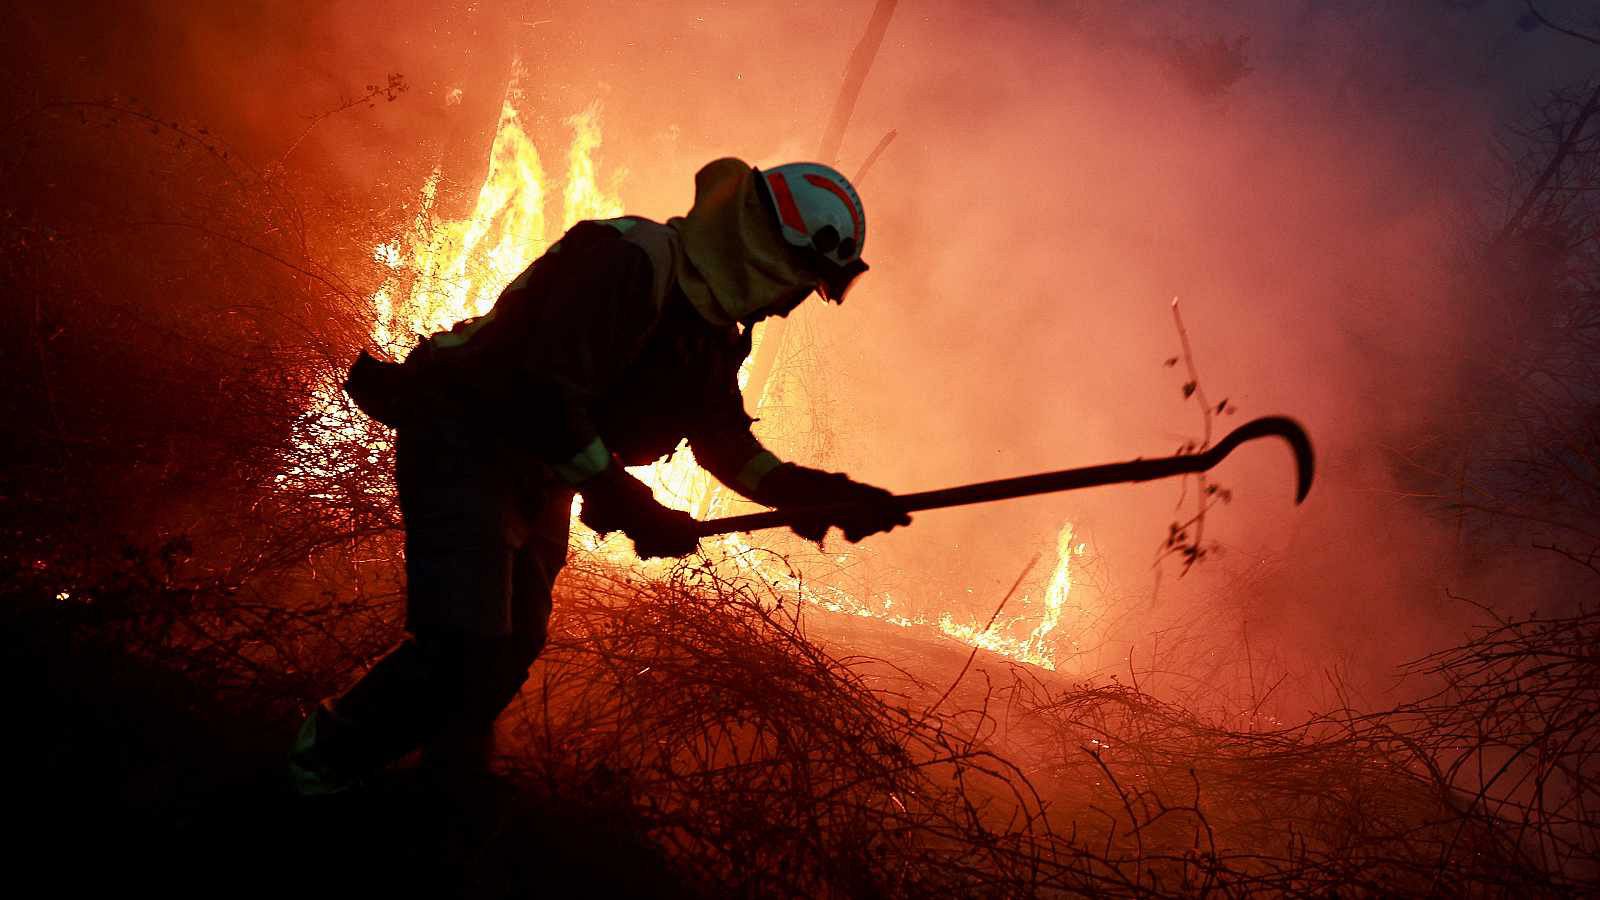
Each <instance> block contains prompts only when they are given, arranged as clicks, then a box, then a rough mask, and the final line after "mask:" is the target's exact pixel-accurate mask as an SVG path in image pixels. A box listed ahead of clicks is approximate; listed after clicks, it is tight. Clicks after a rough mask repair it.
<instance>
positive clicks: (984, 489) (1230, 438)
mask: <svg viewBox="0 0 1600 900" xmlns="http://www.w3.org/2000/svg"><path fill="white" fill-rule="evenodd" d="M1263 437H1280V438H1283V439H1284V440H1285V441H1288V442H1289V449H1290V450H1292V451H1294V468H1295V492H1294V502H1296V503H1300V502H1301V501H1303V500H1305V499H1306V494H1307V493H1308V492H1310V490H1311V476H1312V474H1313V469H1314V458H1313V456H1312V453H1311V438H1310V437H1308V436H1307V435H1306V430H1305V429H1304V428H1301V427H1300V423H1298V422H1296V421H1295V420H1293V419H1290V418H1287V417H1284V416H1267V417H1266V418H1261V419H1256V420H1254V421H1251V422H1246V423H1245V424H1243V425H1241V426H1239V427H1238V428H1235V429H1234V430H1233V431H1231V432H1229V433H1228V435H1227V437H1224V438H1223V439H1222V440H1220V441H1218V442H1217V443H1216V445H1215V446H1213V447H1211V448H1210V449H1209V450H1205V451H1202V452H1200V453H1184V454H1180V455H1178V456H1166V457H1161V458H1158V459H1134V460H1129V461H1128V462H1120V463H1110V464H1108V465H1103V466H1085V467H1084V468H1081V469H1065V470H1063V471H1060V472H1045V473H1042V474H1039V475H1024V476H1022V477H1020V478H1002V479H1000V480H998V481H981V482H978V483H977V484H966V485H961V486H960V487H951V488H943V489H941V490H936V491H921V492H919V493H915V494H899V495H897V496H896V497H895V500H896V502H897V503H898V505H899V506H900V508H901V509H904V510H905V511H906V512H917V511H919V510H924V509H943V508H944V507H947V506H967V505H969V504H972V503H988V502H989V501H991V500H1009V499H1011V498H1013V497H1031V496H1033V495H1034V494H1052V493H1055V492H1057V491H1075V490H1077V489H1079V488H1086V487H1098V486H1100V485H1106V484H1129V483H1133V482H1139V481H1153V480H1155V479H1157V478H1170V477H1172V476H1173V475H1190V474H1194V473H1198V472H1204V471H1206V470H1208V469H1210V468H1211V467H1212V466H1215V465H1216V464H1217V463H1219V462H1222V460H1223V459H1224V458H1225V457H1226V456H1227V455H1228V454H1230V453H1232V452H1233V451H1234V449H1235V448H1237V447H1238V446H1239V445H1240V444H1242V443H1244V442H1245V441H1253V440H1255V439H1257V438H1263ZM831 510H832V507H825V506H824V507H811V508H806V509H784V510H776V509H775V510H771V511H769V512H762V513H752V514H750V515H745V516H726V517H724V518H721V519H711V520H709V521H706V522H701V523H700V535H701V536H702V537H710V536H711V535H714V534H731V533H733V532H735V531H758V530H760V529H763V528H777V527H779V526H782V525H790V524H792V523H794V522H795V521H797V520H802V519H807V518H812V517H815V516H816V515H817V514H818V513H826V512H829V511H831Z"/></svg>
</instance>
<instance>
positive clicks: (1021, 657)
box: [939, 522, 1085, 671]
mask: <svg viewBox="0 0 1600 900" xmlns="http://www.w3.org/2000/svg"><path fill="white" fill-rule="evenodd" d="M1084 549H1085V548H1084V545H1083V544H1079V543H1075V542H1074V541H1073V531H1072V523H1071V522H1068V523H1067V524H1066V525H1063V526H1062V528H1061V532H1060V533H1059V534H1058V535H1057V536H1056V568H1055V571H1054V572H1052V573H1051V575H1050V581H1049V582H1048V583H1047V584H1046V585H1045V592H1044V614H1043V615H1042V616H1041V617H1040V620H1039V624H1038V625H1036V626H1034V629H1033V630H1032V631H1030V632H1029V633H1028V634H1027V636H1025V637H1021V638H1014V637H1010V636H1009V635H1008V634H1007V632H1008V631H1010V630H1011V627H1012V626H1013V625H1015V624H1016V623H1017V622H1019V621H1022V620H1024V618H1025V617H1022V616H1017V617H1013V618H1011V619H1004V620H1002V619H996V620H995V621H994V623H993V624H992V625H990V626H989V627H988V628H980V627H979V626H978V625H977V623H976V622H972V623H968V624H965V625H963V624H959V623H957V622H956V621H955V619H954V618H952V617H951V615H950V614H949V613H945V614H944V615H942V616H940V617H939V630H940V631H942V632H944V633H945V634H947V635H949V636H950V637H953V638H955V639H956V640H958V641H961V642H962V643H964V644H968V645H970V646H974V647H982V648H983V649H985V650H989V651H992V652H994V653H998V654H1000V655H1002V656H1009V657H1011V658H1012V659H1015V660H1018V661H1019V662H1025V663H1030V664H1032V665H1035V666H1039V667H1040V668H1044V669H1050V670H1052V671H1054V670H1055V667H1056V658H1055V651H1056V645H1055V641H1054V639H1052V638H1051V637H1050V634H1051V632H1053V631H1055V630H1056V627H1057V626H1058V625H1060V624H1061V614H1062V610H1063V609H1065V608H1066V605H1067V597H1068V596H1069V595H1071V593H1072V558H1073V557H1074V556H1080V555H1082V554H1083V552H1084ZM1022 602H1023V603H1024V604H1026V603H1028V595H1026V594H1024V595H1023V596H1022ZM1072 643H1073V646H1074V647H1076V646H1077V643H1078V642H1077V640H1076V639H1073V641H1072Z"/></svg>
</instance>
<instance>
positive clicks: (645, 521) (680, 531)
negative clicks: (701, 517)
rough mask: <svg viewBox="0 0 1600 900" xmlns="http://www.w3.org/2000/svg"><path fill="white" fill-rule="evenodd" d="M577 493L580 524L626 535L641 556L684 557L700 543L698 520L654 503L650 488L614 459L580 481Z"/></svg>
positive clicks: (600, 531) (646, 557) (598, 530)
mask: <svg viewBox="0 0 1600 900" xmlns="http://www.w3.org/2000/svg"><path fill="white" fill-rule="evenodd" d="M578 492H579V493H581V494H582V495H583V512H582V513H581V514H580V515H579V518H580V519H582V520H583V524H585V525H587V526H589V527H590V528H593V529H594V530H595V531H597V532H599V533H601V534H607V533H609V532H612V531H620V532H622V533H623V534H626V535H627V536H628V537H629V538H631V539H632V540H633V552H634V553H635V554H637V555H638V556H639V558H640V559H655V558H656V557H665V556H687V555H689V554H690V553H693V552H694V551H695V550H696V549H697V548H698V547H699V546H700V537H699V533H698V531H697V526H698V525H699V523H698V522H696V521H695V519H694V517H693V516H691V515H689V514H688V513H686V512H679V511H678V510H675V509H668V508H667V507H665V506H662V505H661V504H660V503H657V502H656V498H655V497H654V496H653V495H652V494H651V493H650V488H649V487H648V486H646V485H645V483H644V482H642V481H640V480H639V479H637V478H635V477H633V476H632V475H629V474H628V472H627V471H626V470H625V469H623V468H622V465H621V464H620V463H618V462H617V461H616V460H615V459H613V460H612V461H611V464H610V465H608V466H606V468H605V470H604V471H602V472H601V473H600V474H598V475H595V476H594V477H592V478H590V479H589V480H588V481H585V482H584V483H583V484H580V485H579V486H578Z"/></svg>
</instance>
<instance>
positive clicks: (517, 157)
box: [279, 76, 1082, 669]
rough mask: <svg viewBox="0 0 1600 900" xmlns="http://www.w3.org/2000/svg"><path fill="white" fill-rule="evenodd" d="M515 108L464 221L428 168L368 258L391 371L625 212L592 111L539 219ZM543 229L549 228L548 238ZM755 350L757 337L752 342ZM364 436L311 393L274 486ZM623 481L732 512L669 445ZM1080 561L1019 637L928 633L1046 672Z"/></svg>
mask: <svg viewBox="0 0 1600 900" xmlns="http://www.w3.org/2000/svg"><path fill="white" fill-rule="evenodd" d="M521 99H522V92H521V90H520V88H519V87H518V82H517V78H516V77H515V76H514V77H513V79H512V82H511V84H510V86H509V87H508V89H507V91H506V94H505V97H504V100H503V102H502V104H501V109H500V116H499V122H498V124H497V126H496V129H495V135H494V141H493V144H492V145H491V147H490V151H489V164H488V171H487V174H486V175H485V178H484V181H483V185H482V186H481V187H480V188H479V190H478V195H477V198H476V200H475V202H474V204H473V208H472V211H471V213H469V214H468V215H467V216H466V218H464V219H461V220H457V221H446V220H443V219H441V218H440V216H439V215H438V212H437V203H438V192H439V183H440V180H441V172H440V171H439V170H438V169H435V170H434V171H433V173H432V174H431V175H430V176H429V177H428V178H427V179H426V180H425V181H424V183H423V185H422V187H421V189H420V191H419V194H418V203H417V210H416V213H415V215H414V216H413V217H412V219H411V221H410V222H409V224H408V225H407V226H406V227H405V228H404V229H403V230H402V232H401V233H399V234H397V235H395V236H394V237H393V238H392V239H391V240H389V241H385V242H383V243H380V244H378V245H377V246H376V247H374V248H373V259H374V261H376V262H378V263H379V264H381V265H382V266H384V268H385V269H386V270H387V274H386V276H385V278H384V280H383V282H382V283H381V284H380V285H379V287H378V288H377V290H375V291H374V292H373V293H372V295H371V297H370V302H371V305H372V326H371V337H372V341H373V343H374V344H376V345H377V346H378V347H380V348H382V349H383V350H384V351H385V352H386V353H388V354H389V355H390V356H391V357H392V358H395V359H400V358H403V357H404V356H405V355H406V353H407V352H408V351H409V350H410V349H411V347H413V346H415V344H416V342H417V341H418V340H419V338H420V337H421V336H424V335H427V334H430V333H432V332H435V331H440V330H444V329H448V328H449V327H450V326H452V325H454V324H456V323H457V322H460V321H461V320H463V319H467V318H471V317H474V316H481V315H483V314H484V313H486V312H488V311H489V309H490V308H491V307H493V305H494V302H495V300H496V299H497V298H498V296H499V294H500V291H501V290H502V289H503V287H504V286H505V285H506V284H508V283H509V282H511V281H512V280H513V279H514V278H516V276H517V275H519V274H521V272H522V271H523V270H524V269H525V268H526V267H527V266H528V265H529V264H531V263H532V262H533V260H534V259H536V258H537V257H538V256H539V255H540V254H541V253H543V252H544V251H545V249H546V248H547V247H549V245H550V244H551V243H552V242H553V241H554V240H556V239H558V238H559V237H560V235H561V234H563V233H565V231H566V230H567V229H568V228H570V227H572V226H573V225H575V224H576V223H578V222H579V221H583V220H585V219H604V218H612V217H615V216H619V215H621V214H622V213H623V210H624V205H623V203H622V201H621V199H620V197H619V196H618V195H617V194H616V193H615V192H614V189H613V190H611V191H608V190H607V189H605V188H603V187H602V185H601V179H600V175H599V165H598V163H597V156H598V151H599V150H600V148H601V146H602V144H603V135H602V129H601V118H602V109H601V106H600V104H599V103H598V102H594V103H591V104H590V105H589V106H587V107H586V108H584V109H583V110H581V111H579V112H577V113H576V114H574V115H572V116H570V117H568V118H566V119H565V120H564V124H565V126H566V127H567V128H568V129H570V130H571V132H572V138H571V142H570V144H569V145H568V147H567V159H566V163H567V165H566V171H565V174H564V176H563V178H562V184H561V186H560V207H561V214H560V218H559V221H555V220H554V217H547V215H546V207H547V205H550V204H551V203H553V199H554V196H555V195H554V193H553V191H552V183H551V181H550V179H549V178H548V176H547V174H546V169H545V166H544V164H543V162H542V160H541V156H540V154H539V150H538V147H537V146H536V145H535V143H534V140H533V138H532V137H531V136H530V134H529V132H528V130H527V129H526V128H525V127H524V125H523V121H522V117H521V114H520V113H519V111H518V103H519V101H520V100H521ZM622 178H623V175H622V173H617V174H614V175H613V176H612V177H611V178H610V182H611V183H612V184H613V185H615V184H617V183H619V182H621V180H622ZM552 225H555V226H556V227H555V228H551V226H552ZM760 337H761V335H760V333H759V332H758V333H757V334H756V336H755V339H756V341H757V343H759V341H760ZM751 356H752V358H753V357H754V354H753V353H752V354H751ZM748 378H749V361H748V360H747V361H746V365H745V368H744V369H743V370H741V372H740V375H739V379H740V381H739V386H740V387H741V388H743V387H745V385H746V384H747V383H748ZM364 429H365V423H364V422H362V421H361V419H360V417H359V414H357V413H355V412H354V411H353V410H352V409H351V408H350V407H349V406H348V404H346V403H344V402H343V398H342V397H341V396H340V395H339V391H338V390H337V388H332V387H329V388H324V389H321V390H318V391H317V392H315V394H314V395H313V397H312V398H311V403H310V405H309V406H308V410H307V414H306V416H305V417H304V418H303V419H302V422H301V423H299V425H298V427H297V429H296V434H295V441H294V442H295V446H296V448H297V450H298V451H302V452H298V453H292V454H291V455H292V456H293V457H295V458H292V459H290V460H288V461H287V463H286V466H285V473H286V474H285V475H280V476H279V481H280V482H284V481H285V480H286V479H294V480H298V481H300V482H301V483H307V482H313V481H314V480H315V479H316V478H318V477H329V476H333V475H337V474H340V472H343V471H345V470H340V472H335V471H333V470H332V469H330V468H329V467H330V466H332V467H333V468H334V469H337V468H338V466H339V463H338V462H337V460H335V462H333V463H325V462H323V460H327V459H330V458H335V457H337V454H331V453H330V450H331V449H332V448H333V447H335V446H338V447H349V446H352V445H354V446H356V447H357V448H359V449H357V450H356V451H355V452H358V453H359V452H364V451H365V450H368V449H370V450H371V452H376V450H377V448H378V446H379V445H378V444H376V443H374V441H375V439H374V438H373V437H372V436H371V433H370V432H369V431H366V430H364ZM363 441H364V442H365V443H364V444H363V443H362V442H363ZM346 469H348V466H346ZM630 471H631V472H633V473H634V474H635V475H636V476H638V477H639V478H640V479H641V480H642V481H644V482H645V483H646V484H648V485H649V486H650V487H651V490H652V492H653V493H654V495H655V497H656V499H657V500H658V501H660V502H661V503H663V504H664V505H667V506H670V507H673V508H675V509H680V510H684V511H687V512H689V513H691V514H692V515H694V516H696V517H697V518H701V519H705V518H710V517H712V516H714V515H717V514H719V513H720V512H721V511H723V510H724V508H725V506H726V504H727V502H728V501H729V500H730V499H731V495H730V494H729V493H728V492H727V491H726V490H725V489H724V488H723V487H722V485H720V484H719V483H718V482H717V481H716V480H715V479H714V478H712V477H711V475H710V474H709V473H707V472H706V471H704V470H703V469H701V468H700V466H699V465H697V464H696V463H695V460H694V455H693V454H692V453H691V452H690V451H689V449H688V447H687V445H680V446H679V447H678V449H677V451H676V452H675V453H674V454H672V455H671V456H670V457H668V458H666V459H663V460H659V461H657V462H655V463H652V464H650V465H648V466H636V467H632V468H630ZM314 496H315V495H314ZM580 506H581V498H580V499H579V500H578V501H574V504H573V509H572V517H573V529H572V540H573V542H574V544H575V545H576V546H578V547H580V548H582V549H584V550H587V551H589V552H592V553H596V554H600V555H602V556H604V557H605V558H607V559H609V560H612V561H614V562H616V563H618V564H623V565H630V566H634V567H637V568H639V569H640V570H641V571H643V572H645V573H652V572H659V571H662V570H664V569H665V568H666V567H667V566H670V565H671V564H672V562H671V561H666V562H641V561H640V560H638V559H637V558H635V557H634V555H633V553H632V545H631V544H630V543H629V542H628V540H627V539H626V538H625V537H623V536H622V535H612V536H610V537H608V538H605V539H602V538H601V537H600V536H598V535H596V534H595V533H594V532H592V531H590V530H589V529H588V528H586V527H584V526H583V525H582V524H581V523H580V522H579V521H578V519H577V516H578V512H579V509H580ZM702 546H703V548H704V549H705V552H706V555H707V556H708V557H709V558H711V559H712V561H713V563H714V564H716V565H718V566H726V567H729V568H730V569H731V570H732V571H734V572H742V573H746V574H755V575H759V577H761V578H762V579H763V580H765V581H766V582H767V583H768V584H770V585H772V586H773V587H774V588H775V589H776V590H778V591H780V592H782V593H784V594H786V595H788V596H790V597H793V598H795V599H798V600H800V601H802V602H805V603H808V604H810V605H811V606H813V607H815V608H817V609H821V610H825V611H827V612H831V613H837V614H841V615H850V616H857V617H863V618H874V619H878V620H880V621H883V622H885V623H888V624H891V625H896V626H900V627H928V626H930V625H931V624H933V623H930V622H929V621H928V620H926V619H924V618H922V617H921V616H910V617H908V616H907V615H905V614H904V613H903V612H901V611H900V610H899V609H896V608H895V600H894V598H893V597H892V596H891V595H889V594H883V595H882V596H881V597H879V598H877V599H876V600H873V599H871V598H861V597H856V596H854V595H852V594H851V593H850V592H848V591H846V590H843V589H841V588H838V587H836V586H832V585H827V584H821V583H818V582H814V581H809V580H807V579H805V578H804V577H803V576H802V575H799V574H797V573H795V572H793V571H792V570H790V569H789V567H788V566H786V565H782V566H780V565H774V564H773V559H774V557H773V555H772V554H770V553H768V552H765V551H764V550H762V549H761V548H760V547H758V546H756V545H754V544H752V543H751V542H750V539H749V538H748V536H746V535H737V534H735V535H724V536H721V537H717V538H713V539H708V540H707V541H704V542H703V543H702ZM1081 552H1082V547H1081V545H1079V546H1077V547H1076V549H1074V545H1073V544H1072V526H1071V525H1070V524H1069V525H1067V526H1066V527H1065V528H1063V529H1062V531H1061V533H1060V535H1059V537H1058V540H1057V556H1058V560H1059V561H1058V563H1057V567H1056V570H1055V573H1054V574H1053V576H1052V577H1051V579H1050V582H1049V584H1048V586H1047V588H1046V591H1045V599H1044V612H1043V615H1042V618H1040V619H1039V621H1038V623H1037V625H1036V626H1035V627H1034V628H1033V629H1032V631H1031V632H1030V633H1029V634H1027V635H1026V636H1025V637H1021V638H1013V637H1010V636H1008V635H1009V633H1010V631H1011V630H1013V628H1014V627H1015V626H1017V625H1018V623H1019V622H1023V621H1025V620H1029V617H1023V616H1018V617H1013V618H1011V619H1009V620H1006V621H1004V622H996V623H995V624H994V625H993V626H992V627H990V628H987V629H980V628H979V627H978V626H977V625H975V624H969V625H958V624H956V623H955V621H954V620H953V618H952V617H951V616H950V614H949V613H945V614H944V615H942V616H941V617H940V618H939V619H938V621H937V626H938V628H939V630H940V631H941V632H943V633H944V634H946V635H948V636H950V637H953V638H955V639H957V640H960V641H962V642H963V643H966V644H969V645H972V646H977V647H982V648H984V649H988V650H991V651H993V652H995V653H999V654H1002V655H1005V656H1009V657H1011V658H1013V659H1017V660H1019V661H1021V662H1025V663H1029V664H1032V665H1038V666H1042V667H1044V668H1047V669H1054V668H1055V659H1054V649H1055V643H1054V638H1053V632H1055V631H1056V630H1057V628H1058V626H1059V624H1060V622H1061V617H1062V611H1063V609H1064V607H1065V604H1066V601H1067V597H1068V595H1069V593H1070V591H1071V587H1072V583H1071V571H1070V560H1071V557H1072V556H1073V555H1075V554H1077V553H1081ZM847 559H848V557H844V556H841V557H839V558H838V562H839V563H840V565H841V566H842V565H843V564H844V563H845V561H846V560H847ZM1024 602H1026V597H1024Z"/></svg>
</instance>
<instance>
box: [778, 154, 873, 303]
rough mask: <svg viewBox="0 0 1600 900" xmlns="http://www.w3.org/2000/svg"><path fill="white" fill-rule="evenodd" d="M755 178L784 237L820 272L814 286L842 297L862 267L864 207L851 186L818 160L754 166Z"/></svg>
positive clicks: (833, 297) (828, 295)
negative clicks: (758, 167)
mask: <svg viewBox="0 0 1600 900" xmlns="http://www.w3.org/2000/svg"><path fill="white" fill-rule="evenodd" d="M756 184H757V185H758V186H759V188H758V190H759V192H760V194H761V197H762V199H763V200H765V201H766V203H767V208H768V209H769V210H770V211H771V212H772V215H773V217H774V218H775V219H776V220H777V222H778V227H779V229H780V230H781V231H782V232H783V239H784V240H785V241H787V242H788V243H789V244H790V246H793V247H797V248H799V249H800V250H802V251H803V252H804V253H805V255H806V257H807V261H808V262H809V263H811V264H812V265H813V267H814V268H815V269H816V270H817V274H818V275H819V276H820V277H821V280H822V283H821V285H819V286H818V288H817V292H818V293H820V294H821V295H822V296H823V299H825V300H831V301H833V302H835V303H843V302H844V295H845V292H847V291H848V290H849V289H850V284H851V282H853V281H855V280H856V277H857V276H858V275H860V274H861V273H862V272H865V271H866V270H867V264H866V263H865V262H863V261H862V260H861V248H862V245H863V244H864V243H865V242H866V238H867V212H866V210H865V209H864V208H862V206H861V197H860V195H859V194H857V193H856V189H855V187H854V186H852V185H851V184H850V182H849V181H848V180H846V179H845V177H844V176H843V175H841V174H839V172H838V171H836V170H835V169H833V168H831V167H829V166H824V165H821V164H820V163H788V164H785V165H781V166H774V167H773V168H770V169H767V170H765V171H762V170H760V169H757V170H756Z"/></svg>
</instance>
